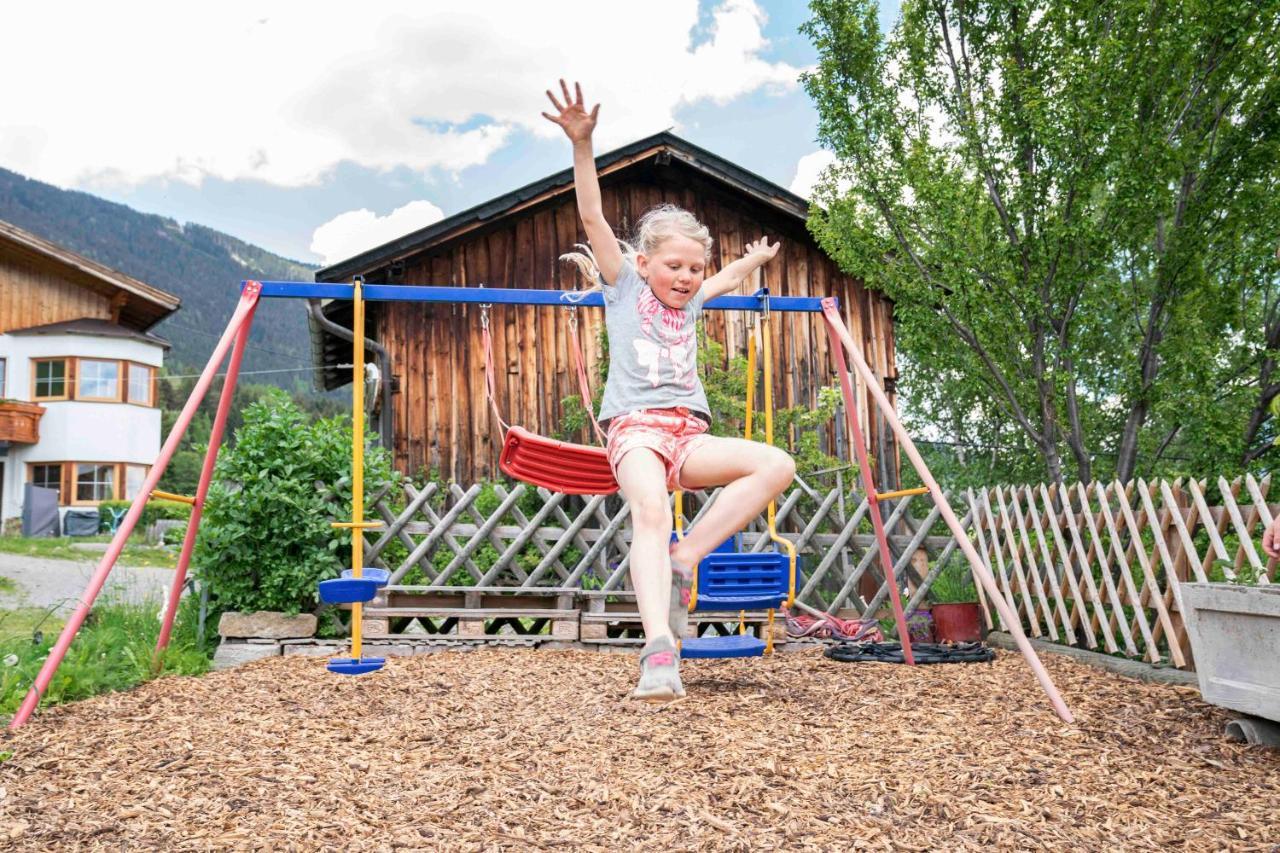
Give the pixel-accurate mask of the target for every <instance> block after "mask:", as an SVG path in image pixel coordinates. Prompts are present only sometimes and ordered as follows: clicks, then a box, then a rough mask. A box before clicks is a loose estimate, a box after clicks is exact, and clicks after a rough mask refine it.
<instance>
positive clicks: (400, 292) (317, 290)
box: [241, 281, 822, 313]
mask: <svg viewBox="0 0 1280 853" xmlns="http://www.w3.org/2000/svg"><path fill="white" fill-rule="evenodd" d="M241 286H243V282H242V283H241ZM351 293H352V287H351V285H350V284H324V283H314V282H305V281H264V282H262V295H263V296H264V297H276V298H294V299H350V298H351ZM572 293H576V291H564V290H529V289H520V288H514V287H511V288H507V287H434V286H426V285H410V284H405V285H401V284H366V285H364V286H363V287H362V288H361V295H362V296H363V297H364V299H365V301H366V302H448V303H454V304H466V303H470V304H476V305H560V306H563V307H566V308H569V307H574V306H580V307H585V308H602V307H604V297H603V296H601V295H600V293H599V292H596V293H588V294H586V295H585V296H583V297H582V298H581V299H574V298H572V297H570V296H566V294H572ZM761 305H762V301H761V295H759V294H756V295H752V296H719V297H716V298H715V299H712V300H711V301H710V302H708V303H706V304H705V305H703V308H706V309H708V310H715V311H759V310H761ZM769 310H770V311H800V312H809V313H818V312H821V311H822V300H821V299H820V298H818V297H809V296H770V297H769Z"/></svg>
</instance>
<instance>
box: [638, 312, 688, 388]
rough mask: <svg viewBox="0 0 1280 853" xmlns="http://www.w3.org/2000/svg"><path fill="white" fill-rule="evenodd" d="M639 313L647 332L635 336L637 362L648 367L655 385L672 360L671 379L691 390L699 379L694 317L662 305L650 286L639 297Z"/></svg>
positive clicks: (649, 376)
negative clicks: (664, 367) (695, 349)
mask: <svg viewBox="0 0 1280 853" xmlns="http://www.w3.org/2000/svg"><path fill="white" fill-rule="evenodd" d="M636 313H637V314H639V316H640V331H641V332H643V333H644V335H645V336H644V337H637V338H635V339H634V344H635V348H636V363H637V364H639V365H640V366H641V367H643V368H644V369H645V371H646V374H645V375H646V376H647V377H648V379H649V381H650V382H651V383H652V384H653V385H654V386H655V387H656V386H657V385H659V384H661V382H662V370H663V365H664V363H669V364H670V365H671V378H672V381H673V382H675V384H677V385H679V386H680V387H682V388H688V389H692V388H693V387H694V384H695V382H696V381H697V372H696V370H695V362H694V357H695V354H696V353H695V351H694V347H695V343H694V335H693V323H691V322H690V320H691V319H692V318H691V317H690V316H689V315H686V314H685V312H684V311H681V310H680V309H678V308H669V307H667V306H666V305H663V304H662V303H661V302H659V301H658V297H656V296H654V295H653V291H652V290H650V289H649V288H648V287H643V288H641V289H640V293H639V295H638V296H637V297H636Z"/></svg>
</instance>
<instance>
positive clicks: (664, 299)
mask: <svg viewBox="0 0 1280 853" xmlns="http://www.w3.org/2000/svg"><path fill="white" fill-rule="evenodd" d="M560 90H561V92H562V93H563V96H564V103H563V104H562V103H561V102H560V101H559V100H557V99H556V96H555V95H553V94H552V93H551V91H550V90H548V91H547V97H548V98H550V99H551V103H552V104H553V105H554V106H555V109H556V113H557V114H556V115H550V114H548V113H543V114H542V115H543V116H544V117H545V118H547V119H548V120H549V121H552V122H554V123H555V124H558V125H559V126H560V127H561V128H562V129H563V130H564V132H565V135H566V136H568V137H569V141H570V142H572V143H573V178H574V192H575V195H576V197H577V202H578V214H579V215H580V216H581V217H582V225H583V227H584V228H585V230H586V232H587V239H588V240H589V241H590V244H591V250H588V253H587V254H576V253H575V254H573V255H566V256H565V259H567V260H570V261H573V262H575V263H576V264H577V265H578V266H579V268H580V269H582V270H583V271H584V272H585V273H586V274H587V275H588V277H589V278H590V279H591V280H592V281H593V282H594V286H593V288H592V289H595V288H597V287H598V288H600V289H602V290H603V292H604V300H605V308H606V310H605V326H606V329H607V332H608V335H609V378H608V380H607V381H606V383H605V390H604V399H603V400H602V401H601V404H600V414H599V420H600V421H601V422H607V423H608V432H607V443H606V446H607V450H608V453H609V462H610V464H611V465H612V467H613V472H614V475H615V476H616V477H617V478H618V485H619V486H620V487H621V490H622V494H623V496H624V497H625V498H626V499H627V502H628V503H629V504H630V507H631V521H632V526H633V531H632V539H631V582H632V585H633V586H634V587H635V591H636V603H637V605H638V607H639V610H640V621H641V622H642V623H643V625H644V633H645V640H646V642H645V646H644V648H643V649H642V650H641V652H640V682H639V684H637V686H636V688H635V690H634V691H633V692H632V696H633V697H635V698H637V699H647V700H650V701H659V702H661V701H669V700H671V699H674V698H676V697H678V696H683V695H684V687H683V685H681V683H680V656H679V647H678V642H679V640H680V637H681V636H682V635H683V634H684V630H685V626H686V625H687V624H688V619H689V613H688V602H689V585H690V582H691V581H692V578H693V572H692V568H691V567H692V566H696V565H697V564H698V561H699V560H701V559H702V558H703V557H705V556H706V555H707V554H709V553H710V552H711V550H712V549H713V548H714V547H715V546H716V545H718V544H720V543H721V542H723V541H724V540H725V539H727V538H728V537H729V536H731V535H733V534H734V533H736V532H738V531H739V530H741V529H742V527H743V526H744V525H745V524H746V523H747V522H748V521H749V520H751V519H752V518H754V517H755V516H756V515H757V514H759V512H760V511H761V510H762V509H764V507H765V506H767V505H768V503H769V501H770V500H771V499H773V498H774V497H776V496H777V495H779V494H780V493H781V492H782V490H783V489H785V488H786V487H787V485H788V484H790V483H791V479H792V477H793V476H794V475H795V462H794V461H793V460H792V459H791V457H790V456H788V455H787V454H786V453H785V452H784V451H782V450H779V449H777V448H773V447H769V446H768V445H764V444H760V443H758V442H754V441H746V440H743V439H738V438H720V437H717V436H710V435H707V434H706V432H707V427H708V425H709V423H710V420H711V416H710V414H709V410H710V409H709V406H708V405H707V398H706V395H705V393H704V392H703V390H702V383H701V382H700V381H699V379H698V370H697V364H696V357H697V346H696V340H695V335H694V329H695V324H696V321H697V318H698V314H699V312H700V311H701V309H702V305H703V303H704V302H705V301H706V300H708V299H712V298H714V297H716V296H720V295H722V294H725V293H728V292H729V291H731V290H734V289H735V288H737V287H738V285H739V284H740V283H741V282H742V281H743V279H745V278H747V276H749V275H750V274H751V273H752V272H754V271H755V270H756V269H758V268H759V267H761V266H763V265H764V264H766V263H768V262H769V261H770V260H772V259H773V257H774V256H775V255H777V254H778V246H779V244H776V243H775V244H774V245H772V246H771V245H769V241H768V239H767V238H764V239H761V240H757V241H754V242H752V243H748V244H747V253H746V257H744V258H741V259H739V260H736V261H734V262H733V263H731V264H728V265H727V266H726V267H725V268H724V269H722V270H721V271H720V272H718V273H716V274H715V275H713V276H711V277H710V278H707V279H705V280H704V278H703V277H704V275H705V273H706V267H707V259H708V257H709V256H710V253H711V234H710V232H709V231H708V230H707V227H706V226H705V225H703V224H702V223H700V222H698V220H697V219H695V218H694V216H693V215H692V214H691V213H689V212H688V211H685V210H681V209H680V208H678V207H675V206H673V205H662V206H660V207H657V208H655V209H653V210H651V211H649V212H648V213H646V214H645V215H644V217H643V218H641V220H640V222H639V223H638V224H637V233H636V244H635V248H634V249H633V248H632V247H631V246H630V245H628V244H626V243H622V244H621V245H619V241H618V239H617V238H616V237H615V236H614V233H613V229H612V228H610V226H609V223H608V222H607V221H605V218H604V210H603V208H602V206H601V203H600V183H599V180H598V178H597V176H596V163H595V155H594V154H593V153H592V150H591V134H592V132H593V131H594V130H595V126H596V118H597V116H598V115H599V113H600V105H599V104H597V105H596V106H595V107H594V108H592V110H591V111H590V112H587V110H586V108H585V107H584V106H583V101H582V87H581V86H579V85H578V84H576V83H575V84H574V91H575V96H570V94H569V88H568V86H566V85H565V82H564V81H563V80H561V81H560ZM710 486H725V488H724V490H723V491H722V492H721V493H720V497H719V498H718V499H717V500H716V502H715V504H714V505H713V506H712V507H711V509H709V510H708V511H707V513H706V515H704V516H703V518H702V519H701V520H700V521H699V522H698V525H697V527H696V528H694V529H693V530H691V531H690V532H689V535H687V536H685V538H684V539H683V540H681V541H680V542H677V543H674V544H671V545H670V546H669V543H670V542H671V509H670V504H669V502H668V497H667V493H668V492H669V491H673V490H676V489H702V488H707V487H710Z"/></svg>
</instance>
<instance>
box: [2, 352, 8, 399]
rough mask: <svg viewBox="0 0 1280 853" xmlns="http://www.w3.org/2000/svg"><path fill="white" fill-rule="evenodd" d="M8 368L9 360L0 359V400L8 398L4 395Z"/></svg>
mask: <svg viewBox="0 0 1280 853" xmlns="http://www.w3.org/2000/svg"><path fill="white" fill-rule="evenodd" d="M8 367H9V360H8V359H7V358H0V400H3V399H4V398H5V397H7V396H9V395H8V394H6V393H5V388H6V383H5V381H4V377H5V374H7V373H8V372H9V370H8Z"/></svg>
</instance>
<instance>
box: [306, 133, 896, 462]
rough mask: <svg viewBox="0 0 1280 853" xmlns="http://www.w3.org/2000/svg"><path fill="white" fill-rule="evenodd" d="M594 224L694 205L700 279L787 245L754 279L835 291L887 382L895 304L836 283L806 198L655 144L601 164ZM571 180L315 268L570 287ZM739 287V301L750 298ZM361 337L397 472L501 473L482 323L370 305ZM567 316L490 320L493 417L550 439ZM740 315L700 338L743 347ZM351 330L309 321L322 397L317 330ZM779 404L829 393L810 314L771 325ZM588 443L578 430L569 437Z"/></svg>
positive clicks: (798, 292)
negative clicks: (770, 245)
mask: <svg viewBox="0 0 1280 853" xmlns="http://www.w3.org/2000/svg"><path fill="white" fill-rule="evenodd" d="M596 162H597V168H598V170H599V172H600V183H601V192H602V199H603V202H604V206H605V215H606V217H607V218H608V219H609V221H610V223H611V224H613V225H614V227H615V229H616V230H618V231H619V233H620V234H626V233H627V232H628V231H629V230H630V229H631V227H632V226H633V225H634V223H635V222H636V220H637V219H638V218H639V217H640V216H641V215H642V214H643V213H644V212H645V211H646V210H648V209H650V208H651V207H653V206H655V205H657V204H660V203H663V202H671V203H675V204H678V205H680V206H682V207H685V208H687V209H689V210H691V211H692V212H693V213H694V214H695V215H696V216H698V218H699V219H700V220H701V221H703V222H704V223H706V224H707V226H708V227H709V228H710V230H711V234H712V236H713V238H714V239H715V246H714V247H713V250H712V258H711V261H710V265H709V271H708V274H711V273H713V272H714V271H715V270H717V269H719V268H720V267H722V266H724V265H725V264H727V263H729V262H730V261H732V260H734V259H736V258H738V257H741V256H742V252H743V246H744V245H745V244H746V243H747V242H749V241H750V240H753V239H756V238H758V237H760V236H762V235H768V236H769V237H770V238H771V239H780V240H781V241H782V243H783V249H782V252H781V253H780V254H779V256H778V258H777V259H776V260H775V261H774V262H772V263H770V264H768V265H767V266H766V267H765V268H764V270H763V281H762V282H760V284H763V285H766V286H768V287H769V288H770V290H771V292H773V293H775V294H778V295H782V296H828V295H830V296H836V297H838V298H839V299H840V301H841V306H842V309H843V312H844V314H845V318H846V322H847V323H848V325H849V328H850V330H851V331H852V332H853V334H854V336H855V338H857V339H860V340H862V341H863V342H864V347H865V350H864V351H865V354H866V357H867V359H868V361H869V362H870V363H871V365H872V366H873V368H875V369H876V370H877V371H879V372H880V374H881V375H882V376H886V377H892V376H893V375H894V363H893V362H894V360H893V339H892V307H891V306H890V304H889V303H888V302H887V300H885V299H884V298H883V297H881V296H879V295H878V294H873V293H870V292H869V291H867V290H866V289H865V288H864V287H863V286H862V284H861V282H859V281H857V280H854V279H851V278H850V277H848V276H846V275H844V274H842V273H841V272H840V271H839V270H838V269H837V268H836V266H835V264H834V263H833V262H832V261H831V260H830V259H829V258H828V257H827V256H826V255H825V254H823V253H822V251H821V250H820V249H819V248H818V246H817V244H816V242H815V241H814V239H813V237H812V236H811V235H810V234H809V233H808V231H807V229H806V225H805V222H806V217H807V213H808V204H807V202H806V201H805V200H804V199H802V198H800V197H799V196H796V195H795V194H793V193H791V192H789V191H787V190H785V189H783V188H782V187H779V186H777V185H775V184H773V183H771V182H769V181H766V180H764V179H763V178H761V177H759V176H757V175H754V174H752V173H751V172H749V171H747V170H745V169H742V168H740V167H738V166H736V165H734V164H732V163H730V162H728V161H726V160H724V159H722V158H719V157H717V156H715V155H714V154H711V153H710V152H707V151H705V150H703V149H701V148H698V147H697V146H694V145H691V144H690V143H688V142H685V141H684V140H682V139H680V138H679V137H676V136H674V135H672V134H670V133H661V134H657V135H655V136H652V137H649V138H647V139H643V140H640V141H638V142H636V143H633V144H631V145H628V146H625V147H623V148H620V149H618V150H616V151H611V152H609V153H607V154H603V155H601V156H600V157H598V158H597V161H596ZM585 239H586V237H585V234H584V233H583V232H582V230H581V224H580V222H579V219H578V215H577V209H576V205H575V201H574V195H573V174H572V170H571V169H566V170H564V171H562V172H558V173H556V174H555V175H552V176H550V177H548V178H546V179H544V180H542V181H538V182H535V183H532V184H529V185H528V186H526V187H522V188H520V189H518V190H515V191H513V192H511V193H508V194H506V195H504V196H501V197H499V198H496V199H493V200H492V201H489V202H486V203H485V204H482V205H478V206H477V207H474V208H472V209H470V210H467V211H463V212H461V213H459V214H456V215H454V216H452V217H449V218H448V219H445V220H443V221H441V222H438V223H436V224H435V225H432V226H430V227H428V228H425V229H422V230H420V231H417V232H415V233H413V234H409V235H406V236H405V237H402V238H400V239H398V240H394V241H391V242H389V243H387V244H385V245H383V246H380V247H378V248H376V249H373V250H370V251H368V252H365V253H363V254H361V255H358V256H356V257H354V258H351V259H349V260H346V261H343V262H341V263H339V264H334V265H333V266H330V267H327V268H325V269H322V270H320V271H318V272H317V273H316V280H317V281H323V282H336V281H347V280H350V278H351V277H352V276H355V275H362V276H364V278H365V280H366V281H368V282H370V283H379V284H384V283H385V284H414V285H421V284H433V285H451V286H479V285H481V284H483V285H485V286H487V287H527V288H546V289H564V290H568V289H575V288H578V287H580V283H579V282H578V281H577V280H576V279H575V273H574V271H573V270H572V269H571V268H569V267H567V266H566V265H565V264H563V263H561V262H559V260H558V259H559V256H560V255H561V254H563V253H564V252H568V251H572V250H573V246H574V244H575V243H579V242H585ZM755 286H758V285H753V284H751V283H745V284H744V285H743V288H742V291H743V292H750V291H751V290H753V289H754V288H755ZM369 307H370V312H369V313H370V317H369V328H370V329H371V332H370V333H369V334H370V337H372V338H373V339H374V340H376V341H377V342H378V343H379V344H380V345H381V347H382V348H384V349H385V351H386V354H387V356H388V358H389V367H390V371H391V374H392V377H391V382H390V383H389V385H388V388H389V389H390V390H391V393H390V395H384V400H387V401H389V405H390V409H389V410H388V411H387V412H385V413H384V416H385V417H386V418H388V419H389V424H388V426H389V429H384V430H383V435H384V437H387V436H389V437H390V438H391V443H392V445H393V447H394V452H395V459H396V464H397V467H398V468H399V469H400V470H402V471H404V472H406V473H410V474H416V473H418V472H419V471H422V470H427V469H430V470H434V471H436V472H439V473H441V474H443V475H445V476H449V477H452V478H453V479H456V480H457V481H459V482H472V481H474V480H477V479H482V478H488V477H492V476H494V475H495V474H496V463H497V448H498V447H499V446H500V444H501V433H500V427H499V425H498V424H497V422H496V420H495V419H494V418H493V415H492V412H491V410H490V409H489V407H488V405H487V403H486V401H485V397H484V392H483V389H484V384H483V383H484V377H483V357H482V352H481V349H480V343H479V340H480V332H479V318H478V313H477V311H476V310H475V308H473V307H466V306H455V305H440V304H421V303H372V304H370V306H369ZM580 313H581V314H583V317H582V320H581V322H582V324H583V325H584V327H585V328H584V330H583V332H582V340H583V343H584V346H585V348H586V350H587V352H586V360H587V363H588V370H589V371H592V375H593V376H594V375H595V374H594V368H595V366H596V364H598V362H599V359H600V358H601V357H602V353H600V352H599V346H598V344H597V342H596V330H597V329H598V327H599V324H600V323H601V321H602V319H603V317H602V315H600V312H599V311H598V310H593V309H584V310H583V311H582V312H580ZM565 315H566V312H565V311H563V310H546V309H542V310H539V309H534V308H530V307H516V306H497V307H495V308H494V309H493V312H492V328H493V332H494V358H495V363H496V365H497V372H498V386H499V387H498V398H499V405H500V407H501V408H502V410H503V416H504V417H505V418H506V420H507V421H508V422H510V423H519V424H522V425H524V426H526V427H528V428H530V429H533V430H535V431H539V432H542V433H544V434H550V435H558V434H560V433H561V431H562V430H561V427H560V424H559V422H560V418H561V415H562V412H561V400H562V399H563V398H564V397H566V396H570V395H576V394H577V388H576V383H575V380H574V377H573V361H572V356H571V355H570V350H569V349H568V325H567V317H566V316H565ZM747 319H748V318H746V317H743V316H738V315H736V314H733V313H731V312H708V314H707V324H706V325H707V329H708V333H709V334H710V335H711V336H712V337H714V338H715V339H717V340H718V341H720V342H721V343H723V344H724V345H725V348H726V352H727V353H735V352H739V351H741V349H742V347H743V345H744V342H745V339H746V326H747ZM331 324H336V326H337V327H342V328H349V326H350V304H349V303H346V302H333V303H330V304H328V305H326V306H324V308H323V320H321V319H319V318H315V317H313V322H312V341H313V349H314V352H315V357H316V361H317V365H318V366H319V367H321V368H323V369H322V370H321V371H318V381H320V382H322V383H323V385H324V387H326V388H335V387H339V386H341V385H343V384H345V383H346V382H349V381H350V371H349V369H342V368H339V367H338V366H337V365H339V364H344V363H348V362H349V361H350V354H351V345H350V343H349V342H348V341H347V340H343V339H342V336H341V335H340V334H335V333H334V331H332V330H326V329H325V327H326V326H330V325H331ZM777 337H778V341H777V349H778V352H777V358H776V359H775V364H776V368H775V369H776V374H775V377H774V378H775V383H776V386H775V387H776V388H777V389H778V391H777V396H778V399H777V405H779V406H792V405H800V404H813V403H815V402H816V399H817V393H818V390H819V389H820V388H821V387H823V386H825V385H829V384H830V383H831V382H832V379H833V375H832V373H831V368H830V363H829V359H828V357H827V341H826V335H825V332H824V331H823V329H822V324H821V321H820V319H818V318H816V317H803V316H795V315H793V318H792V319H788V320H787V321H786V322H783V323H781V324H780V326H779V327H778V336H777ZM578 439H579V440H582V441H587V440H588V437H587V435H586V433H585V432H584V433H583V434H582V435H581V436H579V437H578Z"/></svg>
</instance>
